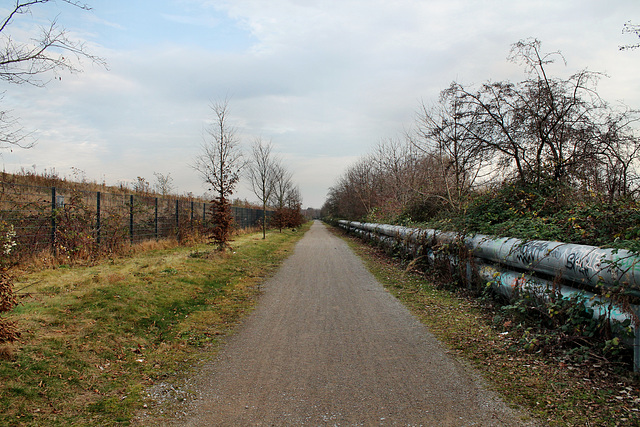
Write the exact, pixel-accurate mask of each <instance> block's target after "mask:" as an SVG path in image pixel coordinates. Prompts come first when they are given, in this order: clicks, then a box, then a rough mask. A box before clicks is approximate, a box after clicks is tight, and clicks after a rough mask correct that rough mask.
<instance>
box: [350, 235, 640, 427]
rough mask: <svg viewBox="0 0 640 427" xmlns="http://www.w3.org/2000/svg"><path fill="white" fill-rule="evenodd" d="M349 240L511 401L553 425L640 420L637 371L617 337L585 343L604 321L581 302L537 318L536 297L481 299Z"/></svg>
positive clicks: (396, 291) (388, 283)
mask: <svg viewBox="0 0 640 427" xmlns="http://www.w3.org/2000/svg"><path fill="white" fill-rule="evenodd" d="M348 241H349V243H350V246H351V247H352V248H353V249H354V250H356V252H357V253H358V254H359V255H360V256H361V257H362V258H363V259H364V260H365V262H366V264H367V266H368V268H369V269H370V270H371V271H372V273H373V274H374V275H375V276H376V278H377V279H378V280H380V282H381V283H383V284H384V285H385V287H386V288H387V289H388V290H389V291H390V292H391V293H392V294H393V295H395V296H396V297H397V298H399V299H400V300H401V301H402V302H403V303H404V304H405V305H406V306H407V307H408V308H409V309H410V310H411V311H412V312H413V313H414V314H415V315H417V316H418V317H419V318H420V319H421V320H422V321H423V322H424V323H425V324H426V325H427V326H428V328H429V330H430V332H431V333H433V334H434V335H435V336H436V337H437V338H438V339H439V340H440V341H441V342H443V343H444V344H445V345H446V346H447V347H448V348H449V349H450V351H451V352H452V353H453V354H455V355H456V356H457V357H459V358H462V359H464V360H466V361H468V362H469V363H472V364H473V365H474V366H475V368H476V369H477V370H478V371H479V372H481V373H482V375H483V376H484V378H485V379H486V380H487V381H488V383H489V384H490V387H491V388H493V389H495V390H497V391H498V392H499V393H500V394H501V395H502V396H504V398H505V399H506V400H507V402H510V403H511V404H513V405H517V406H520V407H523V408H526V410H527V411H528V412H530V413H531V414H532V415H534V416H535V417H537V418H538V419H540V420H542V421H544V422H547V423H549V424H550V425H552V426H585V425H598V426H617V425H638V424H640V381H639V380H638V377H637V376H635V375H632V374H630V372H629V371H628V368H629V365H628V364H627V365H624V364H623V363H622V362H621V359H620V356H622V355H621V354H620V353H619V352H620V351H622V350H621V347H620V346H619V345H618V344H619V343H616V342H614V341H613V339H612V341H611V342H607V341H606V340H605V341H603V342H602V347H601V348H600V350H601V351H598V350H593V349H592V348H591V347H588V346H586V345H585V344H586V339H587V338H588V336H589V335H590V334H591V333H592V332H594V333H595V332H596V330H597V329H598V328H600V327H601V324H599V323H598V322H597V321H591V320H587V322H586V323H585V312H584V311H583V310H580V309H579V304H575V301H574V302H571V301H568V302H567V301H560V300H559V301H556V303H555V304H552V305H551V307H550V308H548V309H544V310H547V311H546V312H545V313H546V314H544V315H539V316H538V319H537V320H535V319H536V316H531V313H525V312H528V311H530V310H538V308H534V306H535V305H536V304H537V302H535V301H534V300H530V299H528V298H523V299H519V300H518V301H520V302H514V303H513V304H511V305H509V304H508V305H506V306H501V305H500V304H497V303H496V301H495V300H494V299H493V298H489V297H485V298H480V299H478V298H477V297H476V295H470V294H469V292H468V291H467V290H466V289H464V288H462V289H461V288H459V287H454V286H452V285H451V283H452V282H451V276H449V277H447V275H446V274H444V275H443V273H442V270H438V271H437V272H434V271H432V272H430V274H425V272H424V271H417V270H415V268H414V267H415V263H412V264H407V262H406V261H404V260H402V259H400V258H398V257H390V256H389V255H388V253H387V252H384V251H382V250H381V249H379V248H376V247H372V246H368V245H364V244H362V243H360V241H359V240H357V239H355V238H350V239H348ZM525 314H526V316H525ZM587 314H588V313H587ZM543 318H545V320H544V321H543V320H542V319H543ZM545 322H549V323H548V324H547V325H545ZM579 329H582V331H577V330H579ZM577 332H581V334H582V335H581V338H579V339H578V338H576V337H577V335H576V333H577ZM583 339H584V340H585V342H581V341H580V340H583ZM574 340H575V341H574ZM563 341H564V342H563ZM627 356H628V355H627Z"/></svg>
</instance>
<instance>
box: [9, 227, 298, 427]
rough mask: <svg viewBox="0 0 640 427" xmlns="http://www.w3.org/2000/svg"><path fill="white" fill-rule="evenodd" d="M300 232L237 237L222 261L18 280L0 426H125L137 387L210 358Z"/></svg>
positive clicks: (218, 257) (142, 259)
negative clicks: (14, 331) (13, 338)
mask: <svg viewBox="0 0 640 427" xmlns="http://www.w3.org/2000/svg"><path fill="white" fill-rule="evenodd" d="M304 231H306V228H303V229H301V230H299V231H297V232H292V231H285V232H283V233H278V232H273V233H270V234H268V236H267V239H266V240H262V238H261V237H262V236H261V234H249V235H243V236H239V237H237V238H236V240H235V241H234V242H233V251H232V252H228V253H226V254H220V253H217V252H216V251H215V250H214V249H213V248H212V247H209V246H206V245H199V246H196V247H179V248H174V249H165V250H151V251H147V252H141V253H138V254H136V255H134V256H132V257H129V258H119V259H114V260H111V261H108V262H104V263H101V264H98V265H94V266H90V267H73V268H64V269H51V270H44V271H40V272H34V273H30V274H27V275H24V276H23V277H20V278H19V280H18V282H17V283H16V289H21V288H25V287H26V288H25V289H24V290H23V291H21V294H20V305H19V306H18V307H16V308H15V310H14V311H13V312H12V314H11V315H10V317H11V319H13V320H15V321H16V323H17V326H18V328H19V330H20V331H21V337H20V339H19V341H18V342H17V343H15V344H14V345H13V346H12V347H11V348H9V349H7V350H6V351H5V353H7V354H6V355H5V357H4V359H3V360H0V377H1V378H2V383H1V384H0V425H9V426H11V425H43V424H44V425H70V424H73V425H127V424H129V423H130V420H131V419H132V417H133V415H134V414H135V412H136V411H137V410H139V409H140V408H141V407H142V405H143V403H144V395H145V393H144V390H145V388H146V387H149V386H151V385H153V384H154V383H156V382H157V381H160V380H163V379H166V378H169V377H172V376H177V375H181V374H184V373H185V372H187V371H188V369H189V367H190V366H192V365H193V364H194V363H195V362H196V361H200V360H202V359H203V357H212V356H213V355H214V354H215V350H216V348H217V346H218V344H219V342H220V339H221V338H222V337H224V336H225V335H228V334H229V333H230V332H232V331H233V329H234V327H235V326H236V325H237V324H238V322H239V320H240V319H241V318H242V317H243V316H244V315H245V314H246V313H248V312H250V310H251V308H252V307H253V305H254V304H255V301H256V296H257V295H258V293H259V284H260V283H261V282H262V281H263V280H264V279H265V278H266V277H267V276H269V275H270V274H272V273H273V272H274V271H275V269H276V268H277V267H278V265H279V264H280V263H281V261H283V260H284V258H286V257H287V256H288V255H289V254H290V252H291V250H292V248H293V245H294V244H295V242H296V241H297V240H298V239H299V238H300V237H302V235H303V234H304ZM203 355H205V356H203Z"/></svg>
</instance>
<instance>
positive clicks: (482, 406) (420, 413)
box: [180, 222, 526, 426]
mask: <svg viewBox="0 0 640 427" xmlns="http://www.w3.org/2000/svg"><path fill="white" fill-rule="evenodd" d="M194 381H196V382H197V386H196V388H197V389H199V390H200V392H201V399H199V400H198V401H197V404H196V405H195V406H194V407H192V408H191V411H190V413H187V416H186V417H184V418H182V420H181V422H180V424H181V425H191V426H204V425H206V426H209V425H225V426H232V425H234V426H235V425H261V426H267V425H269V426H270V425H312V426H315V425H339V426H352V425H426V426H501V425H509V426H513V425H525V424H526V423H525V422H524V421H522V417H521V416H520V414H518V413H516V412H514V411H512V410H510V409H509V408H508V407H507V406H506V405H505V404H504V403H503V402H502V401H501V400H499V399H498V398H496V397H495V396H494V395H493V394H492V393H490V392H488V391H486V390H485V389H484V388H483V387H482V385H481V383H480V382H479V381H478V377H477V376H476V375H475V374H474V373H473V372H471V371H470V370H469V369H468V368H465V367H464V366H462V365H461V364H459V363H458V362H456V361H455V360H454V359H453V358H452V357H451V356H449V355H448V354H447V353H446V352H445V350H443V348H442V347H441V346H440V344H439V343H438V341H436V339H435V338H434V337H433V336H432V335H431V334H430V333H429V332H428V331H427V330H426V329H425V327H424V326H423V325H422V324H421V323H419V321H418V320H417V319H415V318H414V317H413V316H412V315H411V314H410V313H409V312H408V311H407V310H406V309H405V308H404V307H403V306H402V305H401V304H400V303H399V302H398V301H397V300H396V299H395V298H393V297H392V296H391V295H390V294H388V293H387V292H386V291H385V290H384V289H383V287H382V285H381V284H380V283H378V282H377V281H376V280H375V278H374V277H373V276H372V275H371V274H370V273H369V272H368V271H367V270H366V269H365V267H364V266H363V264H362V262H361V261H360V259H359V258H358V257H357V256H356V255H355V254H354V253H353V252H352V251H351V250H350V249H349V247H348V246H347V245H346V244H345V243H344V242H343V241H342V240H340V239H338V238H336V237H334V236H332V235H331V234H330V233H329V232H328V231H327V229H326V228H325V226H324V225H322V224H321V223H319V222H316V223H315V224H314V225H313V226H312V228H311V230H309V231H308V232H307V234H306V235H305V236H304V238H303V239H302V240H301V241H300V242H299V243H298V245H297V246H296V249H295V252H294V253H293V254H292V256H291V257H290V258H289V259H288V260H287V261H286V262H285V263H284V264H283V266H282V268H281V269H280V270H279V271H278V273H277V274H276V275H275V276H274V277H273V278H272V279H270V280H269V281H268V282H267V283H266V284H265V286H264V295H263V297H262V298H261V300H260V304H259V305H258V308H257V309H256V310H255V311H254V312H253V313H252V314H251V316H250V317H249V318H248V319H247V321H246V322H245V323H244V325H243V327H242V328H241V330H240V331H239V332H238V334H237V335H235V336H234V337H233V338H231V339H230V340H229V342H228V343H227V345H226V346H225V348H224V349H223V350H222V351H221V353H220V356H219V357H218V359H217V360H216V361H215V363H213V364H211V365H210V366H206V367H205V368H204V370H203V372H202V373H201V374H200V375H199V376H198V379H196V380H194Z"/></svg>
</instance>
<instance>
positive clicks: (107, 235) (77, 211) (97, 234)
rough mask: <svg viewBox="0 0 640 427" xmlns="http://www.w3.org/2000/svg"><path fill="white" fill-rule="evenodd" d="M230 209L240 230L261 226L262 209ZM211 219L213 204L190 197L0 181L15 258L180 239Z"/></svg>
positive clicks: (2, 214)
mask: <svg viewBox="0 0 640 427" xmlns="http://www.w3.org/2000/svg"><path fill="white" fill-rule="evenodd" d="M232 214H233V217H234V220H235V224H236V226H237V227H238V228H242V229H244V228H249V227H253V226H257V225H259V224H260V223H261V221H262V216H263V212H262V210H261V209H255V208H243V207H236V206H233V207H232ZM270 215H271V212H269V211H267V216H270ZM211 218H212V213H211V204H209V203H206V202H202V201H196V200H191V199H187V198H175V197H174V198H170V197H155V196H153V195H149V196H145V195H134V194H124V193H109V192H99V191H98V192H96V191H82V190H77V189H67V188H56V187H38V186H32V185H23V184H13V183H6V182H0V225H1V226H2V227H1V228H0V230H4V233H7V232H8V231H11V232H12V233H13V234H15V236H14V237H13V240H14V241H15V247H14V248H13V250H12V257H20V256H21V255H24V254H26V253H36V252H40V251H45V250H51V251H53V252H54V253H60V252H62V253H69V254H72V253H74V252H80V251H87V252H88V251H93V252H96V251H106V252H108V251H113V250H114V249H116V248H117V247H118V246H122V245H127V244H134V243H139V242H143V241H145V240H153V239H166V238H176V239H182V238H185V237H187V236H189V235H195V234H197V233H200V234H203V233H205V232H206V230H207V229H210V228H211V227H212V226H213V225H214V224H213V223H212V221H211Z"/></svg>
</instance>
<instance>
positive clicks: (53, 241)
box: [51, 187, 56, 255]
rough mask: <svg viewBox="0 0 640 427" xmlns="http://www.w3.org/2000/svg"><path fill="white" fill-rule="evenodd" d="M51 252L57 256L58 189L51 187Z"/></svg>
mask: <svg viewBox="0 0 640 427" xmlns="http://www.w3.org/2000/svg"><path fill="white" fill-rule="evenodd" d="M51 251H52V252H53V255H56V187H51Z"/></svg>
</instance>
